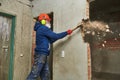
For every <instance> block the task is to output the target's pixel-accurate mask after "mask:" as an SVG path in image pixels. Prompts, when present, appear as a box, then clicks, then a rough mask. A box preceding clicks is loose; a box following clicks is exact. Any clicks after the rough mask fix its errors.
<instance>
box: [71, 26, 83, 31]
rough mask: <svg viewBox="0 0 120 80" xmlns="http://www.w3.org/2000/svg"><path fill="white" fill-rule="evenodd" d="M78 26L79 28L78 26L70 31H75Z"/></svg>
mask: <svg viewBox="0 0 120 80" xmlns="http://www.w3.org/2000/svg"><path fill="white" fill-rule="evenodd" d="M80 26H81V25H79V26H77V27H75V28H73V29H72V31H75V30H76V29H78V28H79V27H80Z"/></svg>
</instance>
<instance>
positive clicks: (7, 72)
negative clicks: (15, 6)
mask: <svg viewBox="0 0 120 80" xmlns="http://www.w3.org/2000/svg"><path fill="white" fill-rule="evenodd" d="M14 24H15V17H14V16H12V15H9V14H5V13H1V12H0V79H1V80H12V77H13V46H14V28H15V25H14Z"/></svg>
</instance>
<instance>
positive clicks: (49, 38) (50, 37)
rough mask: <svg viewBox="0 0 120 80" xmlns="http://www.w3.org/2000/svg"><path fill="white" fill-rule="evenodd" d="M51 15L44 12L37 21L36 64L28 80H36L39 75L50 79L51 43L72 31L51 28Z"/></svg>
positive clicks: (35, 27)
mask: <svg viewBox="0 0 120 80" xmlns="http://www.w3.org/2000/svg"><path fill="white" fill-rule="evenodd" d="M50 21H51V19H50V17H49V16H48V15H47V14H45V13H42V14H40V15H39V17H38V21H36V23H35V26H34V30H35V31H36V48H35V54H34V64H33V67H32V70H31V72H30V74H29V75H28V77H27V80H36V79H37V78H38V77H39V76H40V78H41V80H49V75H50V73H49V66H48V62H47V56H49V53H50V44H52V43H53V42H55V41H57V40H58V39H61V38H64V37H65V36H67V35H70V34H71V33H72V30H67V31H65V32H61V33H55V32H53V31H52V30H51V29H50V28H51V25H50Z"/></svg>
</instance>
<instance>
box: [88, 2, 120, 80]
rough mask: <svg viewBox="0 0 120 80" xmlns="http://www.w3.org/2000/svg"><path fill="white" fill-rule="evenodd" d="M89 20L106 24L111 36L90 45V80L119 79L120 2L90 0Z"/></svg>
mask: <svg viewBox="0 0 120 80" xmlns="http://www.w3.org/2000/svg"><path fill="white" fill-rule="evenodd" d="M89 10H90V20H91V21H102V22H105V23H107V24H108V26H109V28H110V30H111V31H112V34H110V35H107V36H106V37H104V38H102V39H101V41H99V42H98V41H94V40H95V39H92V40H93V41H92V42H91V43H90V48H91V65H92V80H119V79H120V60H119V58H120V0H114V1H113V0H90V9H89Z"/></svg>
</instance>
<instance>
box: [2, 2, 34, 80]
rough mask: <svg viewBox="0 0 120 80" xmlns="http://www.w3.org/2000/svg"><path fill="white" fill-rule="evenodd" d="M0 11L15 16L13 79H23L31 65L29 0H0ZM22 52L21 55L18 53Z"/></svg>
mask: <svg viewBox="0 0 120 80" xmlns="http://www.w3.org/2000/svg"><path fill="white" fill-rule="evenodd" d="M0 3H1V6H0V12H3V13H7V14H10V15H13V16H15V18H16V23H15V24H16V25H15V42H14V44H15V45H14V56H13V57H14V69H13V80H25V78H26V76H27V75H28V71H29V70H30V66H31V44H30V43H31V40H32V36H31V34H32V33H31V32H32V26H31V20H32V14H31V13H32V12H31V7H30V2H29V0H0ZM21 54H23V57H20V55H21Z"/></svg>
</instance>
